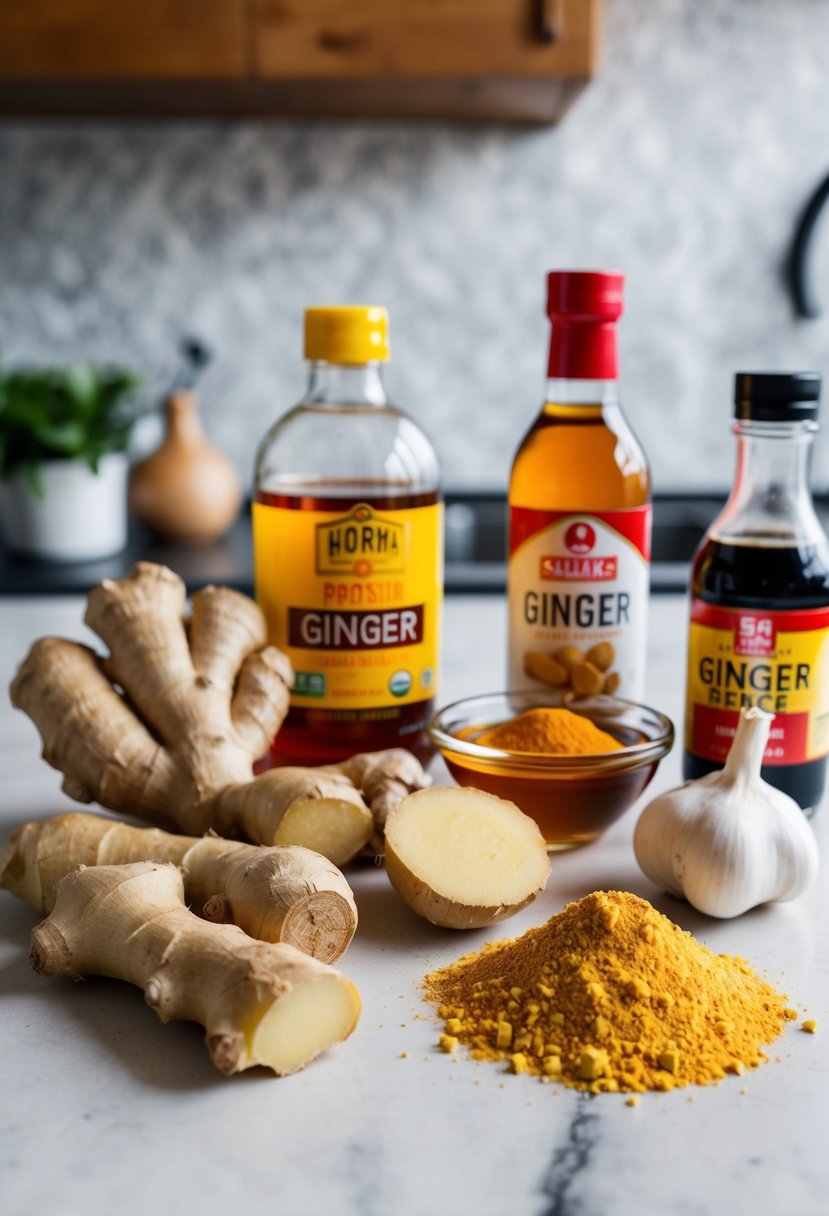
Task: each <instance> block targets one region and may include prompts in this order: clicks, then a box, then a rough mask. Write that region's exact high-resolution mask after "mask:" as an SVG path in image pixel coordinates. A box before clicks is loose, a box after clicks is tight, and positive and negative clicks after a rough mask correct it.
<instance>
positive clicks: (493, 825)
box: [386, 787, 550, 929]
mask: <svg viewBox="0 0 829 1216" xmlns="http://www.w3.org/2000/svg"><path fill="white" fill-rule="evenodd" d="M386 870H387V872H388V876H389V879H390V880H391V883H392V886H393V887H394V888H395V890H396V891H397V893H398V894H399V895H400V896H401V898H402V899H404V900H405V902H406V903H407V904H408V905H409V907H410V908H412V909H413V911H415V912H417V913H418V915H419V916H422V917H424V918H425V919H426V920H429V921H431V922H432V924H433V925H441V926H443V927H444V928H446V929H477V928H481V927H482V926H484V925H491V924H494V923H495V922H496V921H499V920H505V919H506V918H507V917H508V916H512V915H513V914H514V913H515V912H520V910H521V909H522V908H524V907H526V906H527V904H529V903H531V902H532V901H533V900H534V899H535V897H536V895H537V894H538V892H539V891H540V890H541V889H542V888H543V886H544V884H545V883H546V881H547V876H548V875H549V873H550V862H549V859H548V857H547V846H546V844H545V842H544V837H543V836H542V835H541V832H540V831H539V829H538V825H537V824H536V823H535V821H534V820H532V819H530V817H529V816H528V815H525V814H524V813H523V811H520V810H519V809H518V807H517V806H515V804H514V803H512V802H507V801H506V800H505V799H503V798H496V797H495V795H494V794H487V793H484V792H483V791H482V790H477V789H472V788H461V789H452V788H448V787H446V788H444V787H435V788H434V789H429V790H420V791H419V792H418V793H414V794H410V795H409V797H408V798H406V799H404V801H403V802H401V803H400V805H399V806H398V807H397V809H396V810H395V811H394V812H393V813H392V814H391V815H390V816H389V820H388V823H387V824H386Z"/></svg>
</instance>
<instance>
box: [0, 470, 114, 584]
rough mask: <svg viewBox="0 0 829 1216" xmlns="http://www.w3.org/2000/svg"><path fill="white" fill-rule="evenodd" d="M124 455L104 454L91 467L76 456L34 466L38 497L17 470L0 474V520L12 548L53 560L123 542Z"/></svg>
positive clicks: (80, 557) (91, 555)
mask: <svg viewBox="0 0 829 1216" xmlns="http://www.w3.org/2000/svg"><path fill="white" fill-rule="evenodd" d="M127 473H128V465H127V458H126V456H125V455H123V454H122V453H120V452H114V453H111V454H110V455H109V456H104V457H103V459H102V460H101V462H100V464H99V465H98V472H97V473H93V472H92V470H91V469H90V467H89V465H88V464H86V463H84V462H83V461H81V460H50V461H46V462H45V463H44V464H42V465H41V466H40V479H41V484H42V486H43V494H42V496H41V497H38V495H37V494H35V492H34V491H33V490H32V488H31V486H30V485H29V483H28V481H27V480H26V478H25V476H24V475H23V474H22V473H16V474H14V475H13V476H12V477H10V478H9V479H8V480H0V523H2V528H3V535H4V539H5V542H6V545H7V547H8V548H9V549H11V550H13V551H14V552H15V553H21V554H25V555H26V556H28V557H39V558H43V559H46V560H48V561H55V562H84V561H94V560H96V559H98V558H102V557H111V556H112V554H114V553H119V552H120V551H121V549H123V548H124V546H125V545H126V543H127Z"/></svg>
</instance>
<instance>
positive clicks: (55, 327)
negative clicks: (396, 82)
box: [0, 0, 829, 490]
mask: <svg viewBox="0 0 829 1216" xmlns="http://www.w3.org/2000/svg"><path fill="white" fill-rule="evenodd" d="M827 47H829V2H827V0H786V2H785V3H782V2H780V0H650V2H648V0H606V22H605V35H604V50H603V62H602V65H601V68H600V71H599V73H598V75H597V77H596V78H595V80H594V81H593V82H592V83H591V84H590V86H589V87H588V88H587V89H586V91H585V92H584V93H583V94H582V95H581V97H580V98H579V100H578V101H577V102H576V104H575V106H574V108H573V109H572V110H571V111H570V113H569V114H568V115H567V116H566V117H565V119H564V120H563V122H562V123H561V124H560V125H559V126H558V127H556V128H550V129H541V130H536V129H532V130H515V129H507V128H504V127H500V126H487V127H460V126H450V125H423V126H418V125H414V124H400V123H397V124H380V123H378V124H369V123H353V122H349V123H344V124H339V123H336V122H333V121H332V122H307V123H300V122H290V123H287V122H262V121H257V122H247V121H245V122H221V123H219V122H207V123H204V122H165V123H160V122H154V123H152V124H127V123H118V124H111V123H106V122H99V123H91V122H83V123H79V122H73V123H65V124H61V123H49V124H43V123H38V124H34V123H31V124H20V123H11V124H8V123H7V124H5V125H3V126H0V347H2V352H3V357H4V358H5V359H6V360H7V361H18V360H33V361H39V362H43V361H54V360H68V359H72V358H76V357H80V356H92V357H96V358H108V359H115V360H119V361H124V362H126V363H128V364H130V365H132V366H134V367H136V368H138V369H139V370H141V372H142V374H143V375H144V377H145V393H146V395H147V397H148V399H152V398H153V397H154V395H156V394H158V393H159V392H160V391H161V390H162V389H163V387H164V385H165V384H166V383H167V382H168V381H169V377H170V375H171V373H172V370H173V367H174V364H175V359H176V346H177V343H178V340H179V339H180V337H181V336H182V335H183V334H185V333H191V332H192V333H196V334H198V335H200V336H202V337H203V338H204V339H206V340H207V341H208V342H209V343H210V344H211V345H212V346H213V347H214V349H215V352H216V358H215V361H214V364H213V365H212V367H211V369H210V370H209V372H208V374H207V376H206V377H205V379H204V382H203V385H202V400H203V407H204V415H205V420H206V423H207V426H208V428H209V430H210V432H211V434H212V436H213V437H214V438H215V439H216V440H217V441H218V442H219V443H220V444H221V445H222V446H223V447H224V448H225V449H226V450H227V451H228V452H229V453H230V454H231V455H232V457H233V459H234V460H235V461H236V462H237V464H238V466H239V468H240V470H242V472H243V474H244V475H245V476H246V477H248V476H249V471H250V465H251V461H252V455H253V451H254V448H255V444H256V442H257V439H258V437H259V436H260V434H261V433H262V431H263V430H264V429H265V427H266V426H267V425H268V424H269V422H270V421H271V420H272V419H273V418H274V417H276V415H277V414H279V413H281V412H282V411H283V410H284V409H286V408H287V407H288V406H289V405H290V404H291V403H292V402H293V401H294V400H295V399H296V398H297V397H298V396H299V394H300V392H301V390H302V385H303V375H304V372H303V367H302V363H301V315H302V309H303V307H304V306H305V305H306V304H309V303H321V302H336V301H358V302H362V301H369V302H378V303H384V304H386V305H387V306H388V307H389V309H390V311H391V317H392V341H393V354H394V361H393V363H392V365H391V367H390V369H389V377H388V379H389V385H390V388H391V390H392V394H393V397H394V398H395V400H397V401H398V402H399V403H400V404H402V405H403V406H404V407H405V408H407V409H408V410H409V411H410V412H411V413H412V414H413V415H415V416H416V417H417V418H418V419H419V420H420V421H421V422H422V424H423V425H424V426H425V428H426V429H427V430H428V431H429V432H430V434H431V435H432V437H433V439H434V441H435V443H436V445H437V447H438V450H439V452H440V455H441V458H442V462H443V467H444V471H445V478H446V482H447V484H448V485H450V486H452V487H486V488H492V487H495V488H497V487H501V486H503V485H504V484H505V481H506V477H507V472H508V465H509V457H510V453H511V451H512V449H513V448H514V446H515V445H516V443H517V441H518V439H519V437H520V435H521V434H522V432H523V431H524V429H525V428H526V426H527V425H528V423H529V421H530V419H531V418H532V416H533V415H534V413H535V411H536V409H537V406H538V404H539V401H540V397H541V393H542V389H543V377H544V368H545V352H546V342H547V330H546V320H545V318H544V315H543V296H544V272H545V270H546V269H548V268H550V267H553V266H588V267H603V266H608V267H619V268H621V269H624V270H625V271H626V273H627V276H628V290H627V306H626V314H625V317H624V319H623V321H622V324H621V331H620V333H621V355H622V375H623V380H624V385H623V392H624V401H625V405H626V410H627V413H628V415H629V417H630V419H631V421H632V422H633V424H634V426H635V427H636V429H637V431H638V432H639V434H640V437H641V439H642V441H643V443H644V445H645V447H646V449H647V451H648V452H649V454H650V457H651V460H652V463H653V467H654V474H655V482H656V485H657V488H659V489H662V490H667V489H677V488H687V489H694V488H702V487H705V488H723V487H725V486H726V485H727V484H728V483H729V481H730V478H731V470H732V456H733V454H732V445H731V439H730V435H729V410H730V400H731V381H732V374H733V372H734V370H735V369H738V368H745V369H760V368H809V369H812V368H814V369H816V370H819V371H823V372H824V373H827V374H829V217H827V223H826V225H825V228H826V232H825V235H824V236H821V237H820V239H819V241H818V247H817V250H816V255H817V256H816V259H815V263H816V273H817V275H818V278H819V279H821V278H822V282H819V290H820V292H821V294H822V297H823V299H824V300H825V302H826V309H827V311H826V315H825V316H824V317H822V318H820V319H818V320H816V321H810V322H804V321H797V320H796V319H795V318H794V316H793V312H792V307H791V304H790V301H789V299H788V297H787V294H786V290H785V286H784V282H783V275H782V266H783V261H784V258H785V253H786V249H787V245H788V242H789V240H790V237H791V232H792V228H793V225H794V222H795V219H796V217H797V215H798V212H799V210H800V208H801V207H802V204H803V201H804V199H805V197H806V195H807V194H808V192H809V191H810V190H811V189H812V187H813V186H814V185H815V183H816V181H817V180H818V178H819V177H820V176H822V175H823V173H825V172H826V171H827V169H829V149H827V141H826V133H827V122H828V121H829V63H828V62H827ZM827 418H829V407H827ZM827 429H829V422H827ZM815 483H816V485H817V486H818V487H819V488H825V487H826V485H827V484H829V439H827V438H826V437H825V436H824V437H822V439H820V440H819V442H818V451H817V459H816V465H815Z"/></svg>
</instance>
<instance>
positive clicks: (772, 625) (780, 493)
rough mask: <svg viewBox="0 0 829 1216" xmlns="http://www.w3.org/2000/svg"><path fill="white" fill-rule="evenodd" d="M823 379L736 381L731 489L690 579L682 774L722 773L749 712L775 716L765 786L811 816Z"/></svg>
mask: <svg viewBox="0 0 829 1216" xmlns="http://www.w3.org/2000/svg"><path fill="white" fill-rule="evenodd" d="M819 396H820V376H819V375H817V374H816V373H811V372H801V373H785V374H783V373H745V372H743V373H739V374H738V375H737V377H736V382H735V402H736V410H735V416H736V421H735V423H734V428H733V429H734V432H735V434H736V435H737V472H736V478H735V482H734V488H733V489H732V491H731V495H730V497H729V499H728V502H727V503H726V505H725V507H724V508H723V511H722V513H721V514H720V515H719V517H718V518H717V519H716V520H715V521H714V523H713V524H712V525H711V527H710V528H709V530H708V532H707V533H706V535H705V537H704V539H703V541H702V544H701V545H700V547H699V549H698V550H697V553H696V555H695V558H694V562H693V568H692V575H691V625H690V633H689V646H688V683H687V701H686V716H685V756H684V773H685V777H686V779H688V778H695V777H701V776H703V775H704V774H705V773H709V772H711V771H712V770H714V769H716V768H721V767H722V765H723V763H724V761H725V757H726V754H727V752H728V749H729V747H730V744H731V740H732V739H733V736H734V730H735V728H736V723H737V721H738V719H739V711H740V708H741V707H742V706H745V707H749V706H751V705H758V706H759V707H760V708H761V709H765V710H767V711H768V712H770V713H773V714H774V715H775V719H774V722H773V723H772V725H771V733H770V739H769V744H768V747H767V749H766V755H765V763H764V765H763V770H762V773H763V777H764V779H765V780H766V781H768V782H769V783H770V784H771V785H774V786H776V787H777V788H778V789H781V790H784V791H785V792H786V793H787V794H789V795H791V797H792V798H794V799H795V800H796V801H797V802H798V803H799V804H800V806H801V807H802V808H803V809H804V810H805V811H806V812H807V813H811V812H813V811H814V809H815V807H816V806H817V804H818V802H819V801H820V799H821V796H822V794H823V790H824V787H825V784H826V776H827V756H828V755H829V542H827V538H826V534H825V533H824V531H823V529H822V527H821V525H820V521H819V520H818V518H817V515H816V514H815V509H814V504H813V502H812V497H811V493H810V490H809V481H808V473H809V457H810V452H811V447H812V442H813V439H814V435H815V432H816V431H817V421H816V420H817V412H818V398H819Z"/></svg>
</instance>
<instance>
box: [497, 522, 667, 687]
mask: <svg viewBox="0 0 829 1216" xmlns="http://www.w3.org/2000/svg"><path fill="white" fill-rule="evenodd" d="M650 538H651V508H650V506H643V507H631V508H628V509H626V510H618V511H601V512H598V511H597V512H592V513H588V512H582V511H538V510H535V509H533V508H530V507H520V506H513V507H511V509H510V539H509V548H510V555H509V571H508V580H507V581H508V587H507V599H508V604H509V672H508V680H509V687H510V688H536V689H544V688H546V687H548V686H550V685H552V686H553V687H555V688H557V689H559V691H564V689H565V687H566V685H564V684H562V677H563V675H564V674H565V673H563V672H561V671H560V669H559V668H558V666H557V665H556V664H555V663H550V662H549V660H550V659H555V656H556V654H557V653H558V652H559V651H560V650H561V649H562V647H564V646H567V647H569V649H570V651H571V653H572V652H573V650H574V648H578V650H579V651H580V653H581V655H582V657H583V658H584V660H585V661H586V662H588V663H589V662H590V659H591V657H592V655H591V651H593V652H594V653H595V651H594V648H595V647H597V646H599V645H601V646H602V649H603V651H604V655H605V665H604V666H603V667H602V669H601V670H600V671H597V670H595V669H591V672H590V675H591V677H593V678H594V679H595V681H596V687H595V691H601V690H604V691H606V692H611V693H615V694H617V695H618V696H621V697H628V698H630V699H632V700H634V701H638V700H641V698H642V690H643V684H644V675H645V628H646V614H647V607H648V568H649V558H650ZM571 675H572V672H571Z"/></svg>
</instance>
